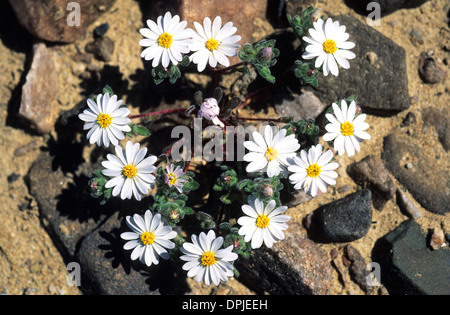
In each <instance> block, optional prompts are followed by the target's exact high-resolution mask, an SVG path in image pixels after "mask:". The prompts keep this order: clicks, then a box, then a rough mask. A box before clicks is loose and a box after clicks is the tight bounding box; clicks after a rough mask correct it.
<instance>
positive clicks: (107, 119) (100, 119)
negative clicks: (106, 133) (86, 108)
mask: <svg viewBox="0 0 450 315" xmlns="http://www.w3.org/2000/svg"><path fill="white" fill-rule="evenodd" d="M111 122H112V117H111V116H109V115H108V114H103V113H102V114H100V115H98V116H97V123H98V124H99V125H100V127H101V128H106V127H108V126H109V125H111Z"/></svg>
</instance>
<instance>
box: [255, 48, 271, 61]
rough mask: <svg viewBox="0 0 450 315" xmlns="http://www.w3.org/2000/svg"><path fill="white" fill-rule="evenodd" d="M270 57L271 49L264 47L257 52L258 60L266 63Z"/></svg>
mask: <svg viewBox="0 0 450 315" xmlns="http://www.w3.org/2000/svg"><path fill="white" fill-rule="evenodd" d="M271 57H272V47H264V48H263V49H261V50H260V51H259V52H258V59H261V60H265V61H268V60H270V58H271Z"/></svg>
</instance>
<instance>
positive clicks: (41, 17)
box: [9, 0, 116, 43]
mask: <svg viewBox="0 0 450 315" xmlns="http://www.w3.org/2000/svg"><path fill="white" fill-rule="evenodd" d="M115 1H116V0H78V1H76V2H75V4H78V5H79V12H80V20H79V22H80V23H79V25H71V23H68V22H72V21H74V22H76V19H73V18H74V14H75V13H76V9H74V8H73V7H69V6H68V1H65V0H42V1H28V0H10V1H9V2H10V3H11V6H12V8H13V9H14V12H15V13H16V16H17V19H18V21H19V23H20V24H21V25H22V26H23V27H24V28H25V29H26V30H28V32H30V33H31V34H32V35H34V36H36V37H37V38H39V39H42V40H46V41H51V42H64V43H71V42H74V41H75V40H77V39H78V38H80V37H82V36H84V34H85V33H86V29H87V28H88V27H89V25H91V24H92V23H93V22H94V21H95V20H96V19H97V18H98V17H99V16H100V15H101V14H103V13H105V12H106V11H107V9H109V8H111V6H112V5H113V4H114V2H115Z"/></svg>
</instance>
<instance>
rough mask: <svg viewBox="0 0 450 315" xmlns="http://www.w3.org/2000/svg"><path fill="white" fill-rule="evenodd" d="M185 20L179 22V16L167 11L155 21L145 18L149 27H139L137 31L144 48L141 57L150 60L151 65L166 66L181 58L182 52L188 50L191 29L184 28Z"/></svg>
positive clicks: (177, 61) (176, 62)
mask: <svg viewBox="0 0 450 315" xmlns="http://www.w3.org/2000/svg"><path fill="white" fill-rule="evenodd" d="M186 25H187V22H186V21H182V22H180V17H179V16H178V15H175V16H173V17H172V14H171V13H170V12H167V13H166V14H165V15H164V17H163V16H159V17H158V19H157V20H156V23H155V22H154V21H152V20H147V26H148V27H149V28H141V29H140V30H139V31H140V33H141V34H142V36H144V37H145V38H144V39H141V40H140V41H139V45H141V46H143V47H147V48H145V49H144V50H143V51H142V53H141V57H142V58H144V59H145V60H152V59H153V62H152V67H153V68H154V67H156V66H158V65H159V63H160V61H161V63H162V66H163V67H165V68H167V67H168V66H169V64H170V62H172V64H174V65H177V64H178V63H179V62H180V61H181V60H183V55H182V54H187V53H189V52H190V50H189V48H188V46H189V44H191V37H192V33H193V32H192V30H191V29H189V28H188V29H186Z"/></svg>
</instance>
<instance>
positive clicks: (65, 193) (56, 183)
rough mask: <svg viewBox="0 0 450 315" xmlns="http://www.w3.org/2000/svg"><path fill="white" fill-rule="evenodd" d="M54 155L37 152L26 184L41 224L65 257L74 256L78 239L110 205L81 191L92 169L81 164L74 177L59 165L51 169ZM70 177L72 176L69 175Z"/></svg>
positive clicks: (101, 218)
mask: <svg viewBox="0 0 450 315" xmlns="http://www.w3.org/2000/svg"><path fill="white" fill-rule="evenodd" d="M54 162H55V158H54V157H51V156H50V155H49V154H48V153H47V152H43V153H41V154H40V155H39V156H38V158H37V159H36V161H35V162H34V163H33V164H32V166H31V167H30V170H29V172H28V176H27V178H28V184H29V189H30V193H31V195H32V196H33V197H34V198H35V199H36V202H37V204H38V207H39V214H40V219H41V222H42V225H43V226H44V227H45V229H46V230H47V232H48V233H49V235H50V236H51V237H52V240H53V242H54V243H55V245H56V246H57V248H58V250H59V251H60V252H61V254H62V256H63V257H65V258H66V259H72V258H73V257H74V255H75V252H76V250H77V247H78V246H79V241H80V240H81V239H82V238H83V237H84V236H85V235H86V234H88V233H89V232H91V231H92V230H93V229H95V228H96V227H97V226H98V225H99V224H100V223H101V222H102V221H103V220H105V219H106V218H107V217H108V215H110V211H111V209H110V208H109V207H112V208H113V206H112V205H111V204H110V205H105V206H100V205H99V201H98V200H96V199H93V198H91V197H90V196H89V195H87V194H85V193H84V190H85V188H86V186H87V183H88V180H89V179H88V177H87V174H88V173H89V172H91V171H93V170H94V169H95V167H93V166H92V165H91V166H90V167H89V166H87V165H86V166H84V167H82V169H83V168H84V170H85V174H83V173H82V172H80V173H78V175H75V176H74V177H75V180H74V179H72V178H70V177H69V176H66V175H65V174H64V172H63V171H62V170H61V168H57V169H55V164H54ZM71 177H72V176H71Z"/></svg>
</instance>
